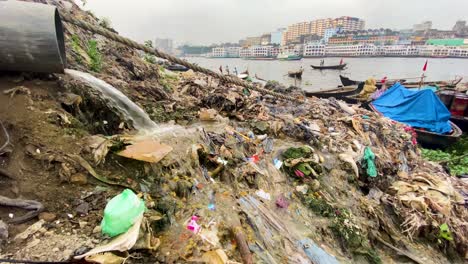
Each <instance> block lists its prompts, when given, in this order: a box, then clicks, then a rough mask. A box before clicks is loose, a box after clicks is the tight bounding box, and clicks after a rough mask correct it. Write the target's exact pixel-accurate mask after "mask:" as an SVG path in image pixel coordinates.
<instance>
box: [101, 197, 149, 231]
mask: <svg viewBox="0 0 468 264" xmlns="http://www.w3.org/2000/svg"><path fill="white" fill-rule="evenodd" d="M145 209H146V208H145V203H144V202H143V200H141V199H140V198H138V196H136V195H135V193H133V192H132V190H129V189H125V190H124V191H123V192H122V193H121V194H119V195H117V196H115V197H114V198H112V199H111V200H110V201H109V202H108V203H107V205H106V208H105V209H104V218H103V219H102V222H101V228H102V233H103V234H106V235H109V236H111V237H113V236H116V235H120V234H122V233H125V232H127V230H128V229H129V228H130V227H131V226H132V225H133V224H134V223H135V220H136V219H137V218H138V217H139V216H140V215H141V214H143V213H144V211H145Z"/></svg>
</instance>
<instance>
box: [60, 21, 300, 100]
mask: <svg viewBox="0 0 468 264" xmlns="http://www.w3.org/2000/svg"><path fill="white" fill-rule="evenodd" d="M60 16H61V17H62V19H63V20H64V21H66V22H69V23H71V24H74V25H76V26H78V27H80V28H83V29H85V30H88V31H91V32H93V33H96V34H99V35H102V36H104V37H106V38H108V39H111V40H114V41H116V42H119V43H121V44H124V45H126V46H128V47H132V48H135V49H138V50H142V51H144V52H146V53H149V54H152V55H155V56H156V57H159V58H163V59H166V60H168V61H171V62H173V63H177V64H180V65H183V66H185V67H187V68H189V69H192V70H193V71H196V72H201V73H204V74H206V75H209V76H212V77H215V78H218V79H220V80H222V81H224V82H228V83H232V84H235V85H239V86H242V87H245V88H247V89H252V90H254V91H257V92H260V93H262V94H269V95H271V96H274V97H277V98H281V99H284V100H289V101H293V102H297V103H303V101H301V100H299V99H298V98H295V97H292V96H287V95H284V94H280V93H276V92H273V91H270V90H268V89H265V88H261V87H255V86H252V85H250V84H249V83H247V82H245V81H243V80H241V79H239V78H237V77H232V76H226V75H222V74H219V73H216V72H214V71H212V70H209V69H206V68H203V67H200V66H198V65H195V64H192V63H190V62H188V61H186V60H182V59H179V58H177V57H174V56H172V55H169V54H167V53H164V52H162V51H159V50H157V49H152V48H149V47H146V46H145V45H142V44H140V43H138V42H136V41H133V40H131V39H128V38H125V37H122V36H120V35H118V34H116V33H114V32H111V31H109V30H107V29H104V28H102V27H97V26H94V25H92V24H89V23H87V22H84V21H81V20H76V19H74V18H73V17H72V16H71V15H70V14H67V13H65V12H62V13H60Z"/></svg>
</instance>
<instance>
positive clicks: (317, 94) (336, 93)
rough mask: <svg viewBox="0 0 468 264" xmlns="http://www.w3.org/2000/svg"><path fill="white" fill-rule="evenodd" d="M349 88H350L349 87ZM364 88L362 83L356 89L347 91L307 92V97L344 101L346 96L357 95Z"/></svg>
mask: <svg viewBox="0 0 468 264" xmlns="http://www.w3.org/2000/svg"><path fill="white" fill-rule="evenodd" d="M348 87H349V86H348ZM363 88H364V83H360V84H358V85H357V86H356V89H353V90H346V87H342V88H341V89H340V88H338V89H337V90H336V91H333V92H305V95H306V96H309V97H311V96H315V97H319V98H330V97H334V98H336V99H344V98H345V97H346V96H350V95H355V94H358V93H360V92H361V91H362V89H363Z"/></svg>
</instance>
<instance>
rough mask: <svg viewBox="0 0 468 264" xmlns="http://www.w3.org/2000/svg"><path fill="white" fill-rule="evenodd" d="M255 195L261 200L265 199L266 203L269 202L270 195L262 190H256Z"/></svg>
mask: <svg viewBox="0 0 468 264" xmlns="http://www.w3.org/2000/svg"><path fill="white" fill-rule="evenodd" d="M255 194H256V195H257V196H258V197H260V198H263V199H265V200H268V201H269V200H271V195H270V194H269V193H267V192H265V191H264V190H262V189H260V190H257V191H256V192H255Z"/></svg>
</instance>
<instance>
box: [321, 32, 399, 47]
mask: <svg viewBox="0 0 468 264" xmlns="http://www.w3.org/2000/svg"><path fill="white" fill-rule="evenodd" d="M399 39H400V37H399V35H398V33H397V32H394V31H387V32H381V33H377V32H373V33H371V32H369V31H368V33H367V32H362V31H357V33H356V31H355V32H343V33H340V34H338V35H336V36H333V37H330V38H329V39H328V44H329V45H356V44H376V45H393V44H395V43H397V42H398V40H399Z"/></svg>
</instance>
